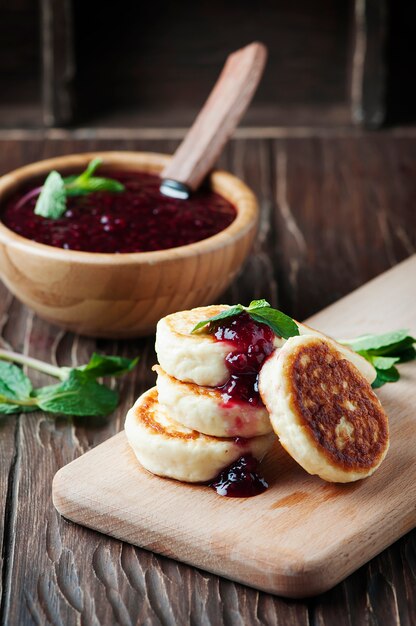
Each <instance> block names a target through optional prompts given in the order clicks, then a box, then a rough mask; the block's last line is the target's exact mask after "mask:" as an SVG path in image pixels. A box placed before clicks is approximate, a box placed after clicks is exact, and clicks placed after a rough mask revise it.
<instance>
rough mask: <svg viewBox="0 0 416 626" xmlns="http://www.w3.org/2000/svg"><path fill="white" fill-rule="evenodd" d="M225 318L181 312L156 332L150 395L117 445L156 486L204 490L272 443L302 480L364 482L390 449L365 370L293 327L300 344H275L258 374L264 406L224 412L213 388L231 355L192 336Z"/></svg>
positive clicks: (328, 342) (314, 334) (205, 311)
mask: <svg viewBox="0 0 416 626" xmlns="http://www.w3.org/2000/svg"><path fill="white" fill-rule="evenodd" d="M225 308H227V307H226V306H225V305H218V306H211V307H202V308H198V309H193V310H191V311H182V312H180V313H175V314H172V315H169V316H167V317H165V318H163V319H162V320H160V322H159V323H158V326H157V334H156V352H157V355H158V359H159V365H157V366H155V368H154V369H155V370H156V371H157V373H158V379H157V387H154V388H152V389H150V390H149V391H147V392H146V393H144V394H143V395H142V396H141V397H140V398H139V399H138V400H137V402H136V403H135V405H134V406H133V407H132V409H131V410H130V411H129V413H128V414H127V418H126V426H125V428H126V435H127V438H128V440H129V442H130V444H131V446H132V448H133V450H134V452H135V454H136V456H137V458H138V460H139V461H140V463H141V464H142V465H143V466H144V467H145V468H146V469H148V470H149V471H151V472H153V473H154V474H157V475H159V476H167V477H170V478H175V479H177V480H182V481H185V482H206V481H210V480H212V479H213V478H214V477H215V476H217V475H218V474H219V472H220V471H221V470H222V469H224V468H225V467H226V466H228V465H230V464H231V463H232V462H233V461H235V460H236V459H238V458H239V457H241V456H243V455H246V454H249V453H251V454H252V455H253V456H254V457H256V458H257V459H261V458H262V457H263V456H264V454H265V453H266V452H267V450H268V449H269V448H270V446H271V445H272V443H273V439H274V438H275V434H276V435H277V436H278V438H279V440H280V443H281V444H282V445H283V447H284V448H285V449H286V450H287V452H288V453H289V454H290V455H291V456H292V457H293V458H294V459H295V460H296V461H297V462H298V463H299V464H300V465H301V466H302V467H303V468H304V469H305V470H306V471H307V472H309V473H310V474H317V475H318V476H320V477H321V478H323V479H324V480H328V481H331V482H351V481H355V480H358V479H360V478H365V477H366V476H369V475H371V474H372V473H373V472H374V471H375V469H376V468H377V467H378V466H379V465H380V463H381V461H382V460H383V458H384V457H385V455H386V453H387V450H388V446H389V433H388V420H387V416H386V414H385V412H384V410H383V408H382V406H381V404H380V402H379V400H378V398H377V396H376V395H375V393H374V392H373V390H372V388H371V382H372V381H373V380H374V378H375V371H374V368H373V367H372V366H371V365H370V364H369V363H368V362H367V361H366V360H365V359H364V358H363V357H361V356H360V355H358V354H356V353H355V352H352V351H351V350H349V349H348V348H345V347H344V346H341V345H340V344H338V343H336V342H335V341H334V340H332V339H330V338H329V337H326V336H325V335H323V334H321V333H319V332H318V331H315V330H313V329H311V328H309V327H307V326H305V325H303V324H298V327H299V332H300V335H299V336H296V337H291V338H290V339H288V340H287V341H284V340H282V339H281V338H280V337H276V349H275V351H274V352H273V354H272V355H271V356H270V357H269V358H268V359H267V361H266V362H265V364H264V365H263V367H262V369H261V372H260V378H259V389H260V395H261V398H262V400H263V402H264V405H265V406H260V407H254V406H251V405H250V404H248V403H247V404H241V403H238V404H235V405H233V404H230V405H228V404H224V401H223V397H222V392H221V390H220V389H217V387H220V386H221V385H223V384H224V383H225V382H226V381H227V379H228V378H229V372H228V370H227V367H226V362H225V357H226V356H227V354H228V353H229V352H230V345H229V344H227V343H226V342H221V341H217V340H216V339H215V338H214V337H213V336H211V335H209V334H207V333H196V334H192V329H193V328H194V326H195V325H196V324H197V323H198V322H200V321H202V320H205V319H208V318H211V317H213V316H214V315H217V314H218V313H219V312H220V311H221V310H224V309H225ZM273 431H274V432H273Z"/></svg>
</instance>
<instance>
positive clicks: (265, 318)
mask: <svg viewBox="0 0 416 626" xmlns="http://www.w3.org/2000/svg"><path fill="white" fill-rule="evenodd" d="M244 312H245V313H248V315H250V317H251V318H252V319H253V320H254V321H255V322H258V323H261V324H266V325H267V326H269V327H270V328H271V329H272V331H273V332H274V333H275V334H276V335H278V336H279V337H283V338H284V339H289V337H295V336H296V335H299V329H298V327H297V324H296V322H295V321H294V320H293V319H292V318H291V317H289V316H288V315H285V314H284V313H282V312H281V311H278V310H277V309H272V307H271V306H270V304H269V303H268V302H267V301H266V300H252V302H250V304H249V306H248V307H246V306H243V305H242V304H236V305H235V306H232V307H230V308H229V309H225V310H224V311H221V313H219V314H218V315H214V316H213V317H211V318H210V319H206V320H203V321H202V322H198V324H197V325H196V326H195V327H194V328H193V329H192V332H193V333H195V332H197V331H199V330H201V329H202V328H204V327H205V326H207V325H208V324H211V323H212V322H218V321H220V320H223V319H226V318H228V317H234V316H235V315H240V313H244Z"/></svg>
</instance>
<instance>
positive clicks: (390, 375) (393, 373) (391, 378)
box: [371, 367, 400, 389]
mask: <svg viewBox="0 0 416 626" xmlns="http://www.w3.org/2000/svg"><path fill="white" fill-rule="evenodd" d="M376 372H377V377H376V379H375V380H374V381H373V382H372V384H371V386H372V388H373V389H378V388H379V387H382V386H383V385H384V384H385V383H395V382H397V381H398V380H399V378H400V374H399V372H398V370H397V368H396V367H390V368H389V369H378V368H376Z"/></svg>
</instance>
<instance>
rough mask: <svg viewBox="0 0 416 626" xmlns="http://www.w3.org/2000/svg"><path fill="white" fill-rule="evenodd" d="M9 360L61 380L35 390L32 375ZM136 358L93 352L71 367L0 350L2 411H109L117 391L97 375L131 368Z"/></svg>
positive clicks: (74, 412)
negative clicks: (87, 359)
mask: <svg viewBox="0 0 416 626" xmlns="http://www.w3.org/2000/svg"><path fill="white" fill-rule="evenodd" d="M3 359H4V360H3ZM5 361H6V362H5ZM10 361H14V362H15V363H20V364H21V365H27V366H29V367H31V368H33V369H36V370H38V371H40V372H44V373H45V374H48V375H50V376H54V377H55V378H60V379H61V382H60V383H58V384H55V385H47V386H45V387H41V388H40V389H36V390H33V388H32V384H31V382H30V380H29V378H28V377H27V376H26V375H25V374H24V373H23V371H22V370H21V369H20V368H19V367H17V366H16V365H13V364H12V363H10ZM137 361H138V358H136V359H127V358H124V357H118V356H106V355H100V354H96V353H94V354H93V355H92V357H91V359H90V361H89V362H88V363H87V364H86V365H83V366H80V367H78V368H69V367H57V366H55V365H50V364H48V363H45V362H44V361H40V360H39V359H35V358H32V357H28V356H26V355H23V354H18V353H17V352H11V351H9V350H0V413H2V414H10V413H22V412H28V411H36V410H38V409H42V410H43V411H50V412H52V413H62V414H64V415H92V416H99V415H107V414H108V413H111V412H112V411H113V410H114V409H115V408H116V406H117V403H118V394H117V392H116V391H114V390H112V389H109V388H108V387H106V386H105V385H101V384H99V383H98V382H96V380H95V379H96V378H98V377H102V376H119V375H121V374H125V373H127V372H130V371H131V370H132V369H133V368H134V367H135V366H136V364H137Z"/></svg>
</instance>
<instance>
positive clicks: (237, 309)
mask: <svg viewBox="0 0 416 626" xmlns="http://www.w3.org/2000/svg"><path fill="white" fill-rule="evenodd" d="M243 311H244V307H243V306H242V305H241V304H236V305H235V306H232V307H230V308H229V309H225V310H224V311H221V313H218V315H214V316H213V317H210V318H209V319H206V320H202V321H201V322H198V324H197V325H196V326H194V327H193V329H192V330H191V333H196V332H197V331H198V330H200V329H201V328H204V326H207V325H208V324H211V322H219V321H220V320H225V319H227V317H234V316H235V315H239V314H240V313H242V312H243Z"/></svg>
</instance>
